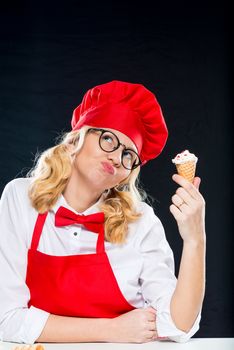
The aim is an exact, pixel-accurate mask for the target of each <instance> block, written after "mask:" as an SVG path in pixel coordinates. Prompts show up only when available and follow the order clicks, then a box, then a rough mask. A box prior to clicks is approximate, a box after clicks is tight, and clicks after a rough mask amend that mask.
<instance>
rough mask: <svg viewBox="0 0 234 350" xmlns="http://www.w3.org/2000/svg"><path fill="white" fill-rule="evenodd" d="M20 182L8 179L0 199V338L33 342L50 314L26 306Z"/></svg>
mask: <svg viewBox="0 0 234 350" xmlns="http://www.w3.org/2000/svg"><path fill="white" fill-rule="evenodd" d="M21 185H22V183H21V182H20V179H15V180H13V181H11V182H9V183H8V184H7V185H6V187H5V189H4V191H3V194H2V197H1V201H0V269H1V278H0V338H1V340H3V341H10V342H17V343H29V344H32V343H34V342H35V340H36V339H37V338H38V337H39V335H40V334H41V332H42V330H43V328H44V326H45V323H46V321H47V319H48V316H49V314H48V313H47V312H45V311H43V310H40V309H37V308H35V307H30V308H28V301H29V298H30V292H29V289H28V287H27V285H26V283H25V278H26V269H27V251H28V246H29V238H28V236H27V232H26V231H27V224H26V220H27V219H26V218H27V216H26V213H25V210H26V207H27V205H26V198H27V196H26V195H25V196H23V195H21V193H20V191H19V189H20V190H21V189H22V186H21Z"/></svg>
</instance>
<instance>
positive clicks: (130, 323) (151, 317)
mask: <svg viewBox="0 0 234 350" xmlns="http://www.w3.org/2000/svg"><path fill="white" fill-rule="evenodd" d="M155 321H156V310H155V309H153V308H152V307H148V308H147V309H134V310H132V311H129V312H127V313H125V314H123V315H120V316H118V317H115V318H112V319H111V320H110V327H109V329H108V338H109V339H108V341H109V342H118V343H147V342H150V341H153V340H155V339H156V338H157V330H156V322H155Z"/></svg>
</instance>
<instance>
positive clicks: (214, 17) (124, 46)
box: [0, 0, 234, 337]
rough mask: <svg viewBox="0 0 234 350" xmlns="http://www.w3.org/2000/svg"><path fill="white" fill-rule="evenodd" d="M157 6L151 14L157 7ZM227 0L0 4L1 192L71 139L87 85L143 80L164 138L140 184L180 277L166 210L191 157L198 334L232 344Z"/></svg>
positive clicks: (175, 236)
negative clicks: (200, 288) (202, 284)
mask: <svg viewBox="0 0 234 350" xmlns="http://www.w3.org/2000/svg"><path fill="white" fill-rule="evenodd" d="M153 4H154V6H153ZM229 5H230V4H229V3H228V2H227V1H222V2H219V3H218V2H217V3H215V2H209V1H203V2H201V1H196V2H195V1H194V2H193V1H187V2H185V1H154V2H152V3H151V2H148V1H144V2H142V3H140V4H137V3H136V2H133V1H131V2H130V1H125V2H121V1H118V2H111V1H109V2H107V1H98V2H94V3H92V2H89V1H87V2H86V3H84V2H81V1H69V0H68V1H57V2H56V3H55V2H53V1H47V2H45V1H18V2H17V1H5V2H4V1H2V2H1V5H0V10H1V11H0V53H1V54H0V56H1V58H0V72H1V75H0V92H1V96H0V119H1V124H0V151H1V157H0V174H1V177H0V192H2V190H3V188H4V186H5V184H6V183H7V182H9V181H10V180H12V179H13V178H15V177H20V176H25V174H26V172H27V171H28V170H29V169H30V167H31V166H32V164H33V159H34V156H35V154H36V153H37V151H39V152H40V151H42V150H44V149H46V148H48V147H51V146H53V145H54V142H55V141H56V138H57V136H58V135H59V134H60V133H61V132H62V131H69V130H70V119H71V115H72V111H73V109H74V108H75V107H76V106H77V105H78V104H79V103H80V102H81V99H82V96H83V94H84V93H85V92H86V91H87V90H88V89H89V88H91V87H93V86H95V85H97V84H102V83H105V82H108V81H111V80H114V79H117V80H123V81H129V82H133V83H141V84H143V85H145V86H146V87H147V88H148V89H149V90H151V91H153V92H154V93H155V94H156V96H157V98H158V100H159V102H160V104H161V107H162V110H163V113H164V116H165V119H166V122H167V125H168V129H169V139H168V142H167V145H166V147H165V148H164V150H163V153H162V154H161V155H160V156H159V157H158V158H157V159H156V160H154V161H152V162H149V163H147V164H146V165H145V166H144V167H143V168H142V172H141V182H142V184H143V185H144V187H145V189H146V191H147V192H148V193H149V194H150V195H151V196H152V197H153V198H154V199H155V200H154V204H153V205H154V208H155V212H156V214H157V215H158V216H159V218H160V219H161V221H162V223H163V225H164V227H165V231H166V236H167V239H168V241H169V243H170V245H171V247H172V249H173V252H174V256H175V263H176V275H177V274H178V269H179V262H180V257H181V249H182V239H181V237H180V235H179V233H178V230H177V225H176V222H175V220H174V218H173V216H172V215H171V214H170V212H169V206H170V204H171V196H172V195H173V194H174V192H175V190H176V188H177V185H176V184H175V183H174V182H173V181H172V180H171V176H172V174H173V173H174V172H175V169H174V165H173V164H172V163H171V159H172V158H173V157H174V156H175V155H176V154H177V153H178V152H181V151H182V150H184V149H189V150H190V152H193V153H195V154H196V155H197V156H198V158H199V161H198V165H197V176H200V177H201V180H202V182H201V186H200V191H201V193H202V194H203V196H204V198H205V200H206V231H207V258H206V261H207V278H206V295H205V300H204V305H203V312H202V321H201V326H200V330H199V331H198V332H197V333H196V335H195V337H233V336H234V330H233V322H234V320H233V316H232V314H233V309H234V308H233V273H232V270H233V267H232V266H233V262H232V259H231V258H232V255H233V248H234V247H233V232H232V206H231V205H232V196H233V191H232V173H231V166H232V152H231V150H232V139H231V138H232V127H233V124H232V97H233V96H232V93H231V92H232V79H231V76H232V70H231V61H232V50H231V42H232V39H233V38H232V37H231V30H230V19H231V14H230V13H231V9H230V6H229Z"/></svg>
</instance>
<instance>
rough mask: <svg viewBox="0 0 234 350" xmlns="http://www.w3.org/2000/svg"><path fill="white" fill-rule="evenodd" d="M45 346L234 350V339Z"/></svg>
mask: <svg viewBox="0 0 234 350" xmlns="http://www.w3.org/2000/svg"><path fill="white" fill-rule="evenodd" d="M18 345H19V344H16V343H8V342H0V350H13V349H14V348H15V347H16V346H18ZM21 345H23V344H21ZM43 346H44V348H45V350H75V349H77V350H105V349H109V350H110V349H111V350H153V349H154V350H169V349H170V350H171V349H173V350H174V349H178V350H234V338H192V339H190V340H189V341H188V342H187V343H175V342H172V341H165V340H164V341H155V342H150V343H145V344H123V343H121V344H120V343H73V344H61V343H54V344H47V343H44V344H43Z"/></svg>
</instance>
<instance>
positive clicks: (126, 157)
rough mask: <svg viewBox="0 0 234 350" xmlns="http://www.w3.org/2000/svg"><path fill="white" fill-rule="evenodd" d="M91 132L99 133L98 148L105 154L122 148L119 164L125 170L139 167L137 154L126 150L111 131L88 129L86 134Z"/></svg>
mask: <svg viewBox="0 0 234 350" xmlns="http://www.w3.org/2000/svg"><path fill="white" fill-rule="evenodd" d="M91 131H92V132H100V133H101V134H100V136H99V146H100V148H101V149H102V150H103V151H105V152H108V153H111V152H114V151H115V150H117V149H118V148H119V147H120V146H123V151H122V155H121V163H122V165H123V167H124V168H125V169H127V170H133V169H135V168H137V167H138V166H139V165H141V160H140V158H139V156H138V154H137V153H136V152H135V151H133V150H132V149H130V148H126V146H125V145H124V144H122V143H121V142H120V141H119V139H118V137H117V136H116V135H115V134H114V133H113V132H112V131H109V130H105V129H95V128H90V129H89V130H88V132H91Z"/></svg>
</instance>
